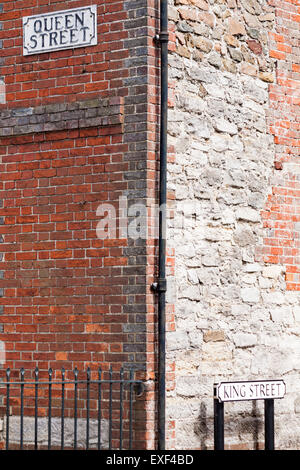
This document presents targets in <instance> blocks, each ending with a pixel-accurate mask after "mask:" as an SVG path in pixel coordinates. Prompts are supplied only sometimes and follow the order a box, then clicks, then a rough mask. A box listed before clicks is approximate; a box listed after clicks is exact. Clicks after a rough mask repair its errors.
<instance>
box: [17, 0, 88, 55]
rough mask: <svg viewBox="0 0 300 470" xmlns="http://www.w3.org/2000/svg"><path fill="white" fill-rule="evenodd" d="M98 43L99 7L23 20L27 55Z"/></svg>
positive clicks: (24, 46) (53, 13)
mask: <svg viewBox="0 0 300 470" xmlns="http://www.w3.org/2000/svg"><path fill="white" fill-rule="evenodd" d="M96 44H97V5H92V6H87V7H81V8H80V7H79V8H73V9H71V10H64V11H55V12H51V13H43V14H40V15H34V16H26V17H24V18H23V54H24V55H30V54H40V53H43V52H52V51H59V50H63V49H74V48H76V47H84V46H94V45H96Z"/></svg>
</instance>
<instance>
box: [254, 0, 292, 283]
mask: <svg viewBox="0 0 300 470" xmlns="http://www.w3.org/2000/svg"><path fill="white" fill-rule="evenodd" d="M272 4H273V5H274V6H275V7H276V9H275V10H276V31H275V32H271V33H270V56H271V57H273V58H274V59H276V60H277V74H276V82H275V83H274V84H272V85H270V95H269V96H270V132H271V133H272V134H273V135H274V142H275V152H276V157H275V162H274V173H273V177H272V184H273V186H272V192H271V194H270V195H269V198H268V202H267V205H266V208H265V211H264V213H263V219H264V226H265V228H266V229H267V231H266V238H265V240H264V250H263V251H264V260H265V261H266V262H269V263H279V264H282V265H284V266H285V267H286V286H287V289H288V290H300V256H299V247H300V245H299V233H300V226H299V222H300V206H299V197H300V177H299V175H300V165H299V147H300V144H299V142H300V141H299V137H300V133H299V104H300V87H299V78H300V66H299V63H300V54H299V35H298V33H299V22H300V14H299V13H300V12H299V2H298V0H286V1H280V2H278V1H275V0H273V1H272Z"/></svg>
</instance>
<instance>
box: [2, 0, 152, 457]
mask: <svg viewBox="0 0 300 470" xmlns="http://www.w3.org/2000/svg"><path fill="white" fill-rule="evenodd" d="M2 3H3V12H2V14H1V18H0V21H1V23H2V30H1V31H0V39H1V40H2V41H3V48H2V49H1V57H3V62H2V64H1V65H0V74H1V76H3V77H4V81H5V87H6V104H2V105H0V155H1V157H2V162H1V175H2V178H1V187H0V199H1V200H3V208H1V214H0V215H1V216H2V217H4V225H3V226H2V228H3V230H2V234H3V244H2V246H1V248H2V251H3V253H4V256H3V259H2V262H1V263H0V269H1V270H2V272H3V279H0V287H1V288H3V297H2V298H1V299H0V302H1V305H2V306H3V307H2V308H3V314H2V315H1V323H2V325H3V331H2V333H1V335H0V340H1V341H3V342H4V343H5V351H6V363H5V364H4V367H11V368H12V370H13V371H14V370H16V371H17V370H18V369H19V368H20V367H24V368H25V369H26V370H27V369H33V368H34V367H36V366H38V367H39V368H40V369H41V370H47V369H48V368H49V367H52V368H53V369H54V370H57V369H60V368H61V367H64V368H65V369H66V370H73V369H74V367H77V368H78V369H80V370H83V369H86V367H87V366H90V367H91V368H92V369H95V370H96V369H97V368H98V366H99V365H101V366H102V367H103V368H104V369H105V368H106V369H108V367H109V365H110V364H112V365H113V368H114V369H115V370H118V369H119V367H120V366H123V365H124V366H125V368H126V367H129V366H134V368H135V369H137V370H138V371H139V373H138V374H137V375H136V377H137V378H142V379H146V380H147V381H148V382H147V383H148V385H147V393H146V394H144V396H143V397H142V398H141V401H140V404H139V411H137V416H138V418H139V419H140V423H141V425H140V427H141V429H140V431H139V433H138V436H137V441H136V444H135V446H136V447H137V448H138V447H144V446H149V447H150V448H153V447H154V439H155V433H154V421H155V414H156V411H155V402H154V394H155V378H156V376H155V370H156V359H155V357H156V351H155V341H156V340H155V338H156V337H155V333H156V330H155V325H156V311H155V298H154V296H153V294H151V291H150V285H151V282H153V279H154V274H155V268H154V266H155V255H156V251H155V250H156V242H155V239H154V238H153V239H151V240H148V241H147V242H146V241H145V240H136V241H135V240H128V239H123V238H120V237H119V233H118V232H117V238H115V239H107V240H100V239H99V238H97V234H96V227H97V223H98V222H99V217H97V214H96V212H97V207H98V206H99V205H100V204H101V203H112V204H114V206H115V208H116V210H117V215H118V202H119V197H121V196H126V197H127V200H128V205H130V204H132V203H136V202H142V203H143V202H145V201H146V198H147V196H148V193H149V195H151V197H152V198H153V200H155V198H156V169H157V166H156V165H157V164H156V161H155V160H156V150H157V143H156V142H157V118H158V103H159V100H158V91H159V81H158V76H159V75H158V70H159V69H158V66H159V64H158V50H157V47H156V45H155V43H154V41H153V38H154V36H155V32H156V29H157V27H158V23H157V15H158V10H157V9H158V6H157V3H156V2H155V1H154V0H153V1H151V2H146V1H144V0H142V1H138V2H137V1H131V2H130V1H127V2H123V1H115V0H93V1H91V0H80V1H64V2H62V1H58V0H55V1H54V0H51V1H47V2H44V1H42V0H38V1H26V2H24V1H11V0H3V2H2ZM45 3H47V4H45ZM94 4H97V5H98V45H97V46H91V47H86V48H78V49H74V50H70V49H69V50H64V51H59V52H51V53H44V54H38V55H32V56H27V57H24V56H23V55H22V26H21V25H22V17H24V16H28V15H36V14H39V13H46V12H50V11H57V10H66V9H68V8H75V7H82V6H86V5H94ZM150 49H151V52H149V51H150ZM149 77H150V78H149ZM149 94H151V96H152V103H148V96H149ZM150 223H151V222H150ZM16 373H17V372H16ZM145 413H146V414H147V416H148V418H147V419H146V417H145V416H146V415H145ZM146 423H147V424H146ZM145 432H146V437H147V439H145Z"/></svg>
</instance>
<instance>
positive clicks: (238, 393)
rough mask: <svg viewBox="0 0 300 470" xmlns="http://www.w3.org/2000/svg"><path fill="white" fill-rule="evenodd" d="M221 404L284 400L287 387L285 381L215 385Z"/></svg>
mask: <svg viewBox="0 0 300 470" xmlns="http://www.w3.org/2000/svg"><path fill="white" fill-rule="evenodd" d="M214 391H215V398H216V399H218V400H219V402H225V401H241V400H267V399H275V398H283V397H284V395H285V391H286V387H285V383H284V381H283V380H256V381H253V382H220V383H218V384H215V385H214Z"/></svg>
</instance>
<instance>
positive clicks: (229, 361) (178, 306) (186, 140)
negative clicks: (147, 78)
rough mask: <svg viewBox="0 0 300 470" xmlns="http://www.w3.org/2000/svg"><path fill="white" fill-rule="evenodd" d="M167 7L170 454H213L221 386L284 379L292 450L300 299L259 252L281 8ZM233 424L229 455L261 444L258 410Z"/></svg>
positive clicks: (270, 161) (279, 430) (269, 172)
mask: <svg viewBox="0 0 300 470" xmlns="http://www.w3.org/2000/svg"><path fill="white" fill-rule="evenodd" d="M275 3H276V2H275ZM169 6H170V8H169V19H170V27H171V31H172V34H173V39H174V42H173V43H172V44H171V47H170V55H169V80H170V96H171V98H170V109H169V136H168V139H169V145H170V149H171V151H172V150H173V152H174V158H173V159H172V160H171V161H170V163H169V167H168V168H169V170H168V171H169V173H168V186H169V191H173V193H174V203H170V209H171V210H170V214H171V215H170V218H169V226H168V244H169V246H170V247H174V249H175V260H176V266H175V276H169V279H168V286H169V291H168V301H169V303H170V304H174V305H175V324H176V329H175V331H170V332H168V335H167V340H168V341H167V351H168V364H169V368H170V370H173V369H174V370H175V380H174V383H173V386H172V385H170V387H169V392H168V400H167V412H168V419H169V421H170V422H172V421H174V422H175V436H176V437H175V438H174V441H173V443H172V446H173V447H175V448H184V449H191V448H193V449H211V448H212V447H213V384H214V383H216V382H219V381H226V380H227V381H230V380H259V379H269V378H270V379H271V378H274V379H279V378H280V379H284V380H285V382H286V387H287V394H286V397H285V398H284V399H283V400H279V401H277V402H276V404H275V414H276V418H275V423H276V448H278V449H290V448H293V449H296V448H299V447H300V420H299V418H300V417H299V412H300V407H299V402H300V382H299V370H300V303H299V293H297V292H292V291H291V292H290V291H287V290H286V279H285V266H283V265H270V264H267V263H264V262H263V261H262V258H261V257H260V256H259V255H258V252H259V248H260V247H261V246H262V244H263V238H264V237H265V236H266V233H265V229H264V228H263V224H262V217H261V212H262V211H263V210H264V207H265V204H266V201H267V198H268V195H269V194H270V192H271V180H272V178H273V177H274V172H276V170H274V159H275V151H276V149H275V142H274V137H273V135H271V133H270V129H269V120H270V108H269V85H270V84H272V83H274V82H275V81H276V60H275V59H273V58H270V56H269V42H268V34H269V32H270V31H275V29H276V23H275V8H274V7H272V6H271V5H269V4H268V2H267V1H264V0H240V1H238V2H237V1H235V0H170V1H169ZM172 367H173V369H172ZM225 420H226V425H225V436H226V445H227V447H228V448H232V449H238V448H244V447H245V448H250V449H256V448H259V447H260V446H261V445H262V443H263V440H264V433H263V403H262V402H257V403H256V402H253V403H251V402H241V403H232V404H226V406H225ZM287 423H288V426H287ZM297 429H298V430H299V432H298V433H297V432H296V431H297Z"/></svg>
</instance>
